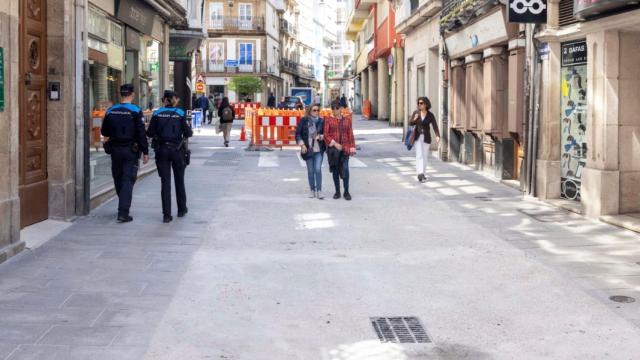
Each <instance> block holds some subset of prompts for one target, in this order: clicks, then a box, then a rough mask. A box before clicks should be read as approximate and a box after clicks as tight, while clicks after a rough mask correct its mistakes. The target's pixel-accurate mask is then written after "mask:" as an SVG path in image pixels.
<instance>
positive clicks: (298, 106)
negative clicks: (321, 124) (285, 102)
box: [296, 98, 304, 110]
mask: <svg viewBox="0 0 640 360" xmlns="http://www.w3.org/2000/svg"><path fill="white" fill-rule="evenodd" d="M296 110H304V103H303V102H302V100H300V98H298V101H296Z"/></svg>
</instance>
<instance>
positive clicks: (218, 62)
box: [209, 41, 224, 72]
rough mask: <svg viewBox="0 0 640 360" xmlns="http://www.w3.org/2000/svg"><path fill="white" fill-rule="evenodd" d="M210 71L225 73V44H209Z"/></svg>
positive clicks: (216, 42)
mask: <svg viewBox="0 0 640 360" xmlns="http://www.w3.org/2000/svg"><path fill="white" fill-rule="evenodd" d="M209 71H211V72H221V71H224V43H223V42H219V41H210V42H209Z"/></svg>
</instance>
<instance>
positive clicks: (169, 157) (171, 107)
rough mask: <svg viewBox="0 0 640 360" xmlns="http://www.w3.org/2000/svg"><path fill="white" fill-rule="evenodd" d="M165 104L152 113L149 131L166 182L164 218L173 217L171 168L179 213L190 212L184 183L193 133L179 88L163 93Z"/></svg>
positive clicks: (163, 196)
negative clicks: (188, 147)
mask: <svg viewBox="0 0 640 360" xmlns="http://www.w3.org/2000/svg"><path fill="white" fill-rule="evenodd" d="M162 101H163V102H164V107H162V108H160V109H158V110H156V111H155V112H154V113H153V116H152V117H151V123H150V124H149V128H148V129H147V135H148V136H149V137H150V138H152V139H153V143H152V144H153V146H154V150H155V152H156V165H157V167H158V174H159V175H160V179H161V182H162V192H161V193H162V214H163V219H162V221H163V222H165V223H168V222H170V221H171V220H173V217H172V216H171V170H172V169H173V177H174V181H175V187H176V200H177V203H178V217H183V216H185V215H186V214H187V211H188V209H187V193H186V190H185V187H184V170H185V167H186V164H185V151H186V138H188V137H191V136H193V131H192V130H191V126H189V124H188V123H187V120H186V117H185V113H184V110H182V109H178V108H177V107H176V106H177V104H178V99H177V97H176V94H175V92H173V91H171V90H165V92H164V96H163V97H162Z"/></svg>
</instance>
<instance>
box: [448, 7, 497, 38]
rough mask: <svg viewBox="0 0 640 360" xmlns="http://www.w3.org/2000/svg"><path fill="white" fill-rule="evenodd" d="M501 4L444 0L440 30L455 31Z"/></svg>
mask: <svg viewBox="0 0 640 360" xmlns="http://www.w3.org/2000/svg"><path fill="white" fill-rule="evenodd" d="M499 4H500V2H499V1H498V0H443V1H442V12H441V16H440V28H441V29H442V30H444V31H453V30H455V29H456V28H460V27H463V26H464V25H466V24H467V23H468V22H469V21H470V20H471V19H473V18H475V17H477V16H480V15H482V14H484V13H486V12H488V11H489V10H490V9H492V8H494V7H495V6H498V5H499Z"/></svg>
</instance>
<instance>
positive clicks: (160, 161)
mask: <svg viewBox="0 0 640 360" xmlns="http://www.w3.org/2000/svg"><path fill="white" fill-rule="evenodd" d="M156 166H157V167H158V175H160V180H161V183H162V191H161V196H162V214H163V215H171V170H172V169H173V178H174V182H175V187H176V201H177V203H178V212H184V211H186V210H187V192H186V190H185V188H184V169H185V164H184V150H182V149H178V148H177V145H173V144H171V145H165V144H163V145H161V146H160V149H159V150H158V153H156Z"/></svg>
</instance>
